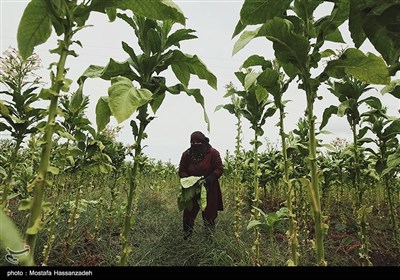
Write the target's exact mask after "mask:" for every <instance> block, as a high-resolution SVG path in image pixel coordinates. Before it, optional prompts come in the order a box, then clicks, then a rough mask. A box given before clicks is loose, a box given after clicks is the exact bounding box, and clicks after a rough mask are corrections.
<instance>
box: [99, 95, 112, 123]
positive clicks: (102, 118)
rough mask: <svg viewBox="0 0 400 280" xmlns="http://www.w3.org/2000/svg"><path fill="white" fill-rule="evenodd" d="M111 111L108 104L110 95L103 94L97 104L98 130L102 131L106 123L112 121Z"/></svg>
mask: <svg viewBox="0 0 400 280" xmlns="http://www.w3.org/2000/svg"><path fill="white" fill-rule="evenodd" d="M110 117H111V111H110V107H109V106H108V97H107V96H102V97H100V98H99V101H97V105H96V124H97V130H98V131H102V130H103V129H104V128H105V127H106V125H107V124H108V123H109V122H110Z"/></svg>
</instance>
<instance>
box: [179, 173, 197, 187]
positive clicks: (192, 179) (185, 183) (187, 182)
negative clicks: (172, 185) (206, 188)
mask: <svg viewBox="0 0 400 280" xmlns="http://www.w3.org/2000/svg"><path fill="white" fill-rule="evenodd" d="M201 178H202V176H189V177H184V178H181V179H180V183H181V187H182V188H184V189H187V188H190V187H191V186H193V185H194V184H196V183H197V182H198V181H199V180H200V179H201Z"/></svg>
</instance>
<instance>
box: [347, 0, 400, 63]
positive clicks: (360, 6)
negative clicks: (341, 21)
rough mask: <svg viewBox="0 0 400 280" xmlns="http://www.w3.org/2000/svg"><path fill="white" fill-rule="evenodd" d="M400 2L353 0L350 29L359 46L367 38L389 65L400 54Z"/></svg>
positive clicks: (395, 60) (396, 60)
mask: <svg viewBox="0 0 400 280" xmlns="http://www.w3.org/2000/svg"><path fill="white" fill-rule="evenodd" d="M399 13H400V2H399V1H397V0H394V1H392V0H382V1H351V3H350V16H349V29H350V32H351V36H352V38H353V41H354V43H355V46H356V47H357V48H358V47H360V46H361V44H362V43H363V42H364V40H365V38H366V37H368V39H369V40H370V41H371V43H372V44H373V45H374V47H375V48H376V50H377V51H378V52H379V53H380V54H382V56H383V58H384V59H385V61H386V62H387V64H388V65H393V64H397V63H398V62H399V56H400V19H399V17H398V14H399Z"/></svg>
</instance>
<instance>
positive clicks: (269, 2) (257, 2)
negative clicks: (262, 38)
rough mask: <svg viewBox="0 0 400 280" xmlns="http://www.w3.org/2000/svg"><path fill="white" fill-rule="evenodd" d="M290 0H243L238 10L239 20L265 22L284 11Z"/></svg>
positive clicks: (255, 22)
mask: <svg viewBox="0 0 400 280" xmlns="http://www.w3.org/2000/svg"><path fill="white" fill-rule="evenodd" d="M291 2H292V0H279V1H277V0H245V2H244V3H243V6H242V9H241V10H240V21H241V22H242V23H243V24H246V25H250V24H260V23H266V22H267V21H268V20H270V19H273V18H274V17H279V16H282V15H283V14H284V12H286V10H287V9H288V8H289V6H290V3H291Z"/></svg>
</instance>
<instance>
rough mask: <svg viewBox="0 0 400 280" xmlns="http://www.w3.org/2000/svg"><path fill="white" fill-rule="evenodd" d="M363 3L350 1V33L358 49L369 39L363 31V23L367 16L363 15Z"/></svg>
mask: <svg viewBox="0 0 400 280" xmlns="http://www.w3.org/2000/svg"><path fill="white" fill-rule="evenodd" d="M363 5H364V2H363V1H354V0H353V1H350V13H349V31H350V35H351V38H352V39H353V42H354V45H355V46H356V48H359V47H360V46H361V45H362V43H363V42H364V41H365V39H366V38H367V35H366V34H365V32H364V30H363V25H362V21H363V18H364V17H365V15H362V14H361V10H362V9H363Z"/></svg>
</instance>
